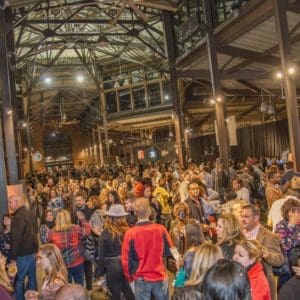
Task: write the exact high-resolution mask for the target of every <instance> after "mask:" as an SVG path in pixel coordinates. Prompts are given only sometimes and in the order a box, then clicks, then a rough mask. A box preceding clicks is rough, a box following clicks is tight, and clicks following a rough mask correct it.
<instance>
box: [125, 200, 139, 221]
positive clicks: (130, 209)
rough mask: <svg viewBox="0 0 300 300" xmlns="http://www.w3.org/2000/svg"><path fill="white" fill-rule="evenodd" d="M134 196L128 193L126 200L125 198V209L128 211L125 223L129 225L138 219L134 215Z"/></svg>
mask: <svg viewBox="0 0 300 300" xmlns="http://www.w3.org/2000/svg"><path fill="white" fill-rule="evenodd" d="M135 199H136V198H135V196H134V195H130V196H129V197H128V198H127V199H126V200H125V205H124V206H125V210H126V211H127V212H128V213H129V215H128V216H127V217H126V219H127V223H128V225H129V227H132V226H134V225H135V224H136V222H137V221H138V219H137V217H136V215H135V214H134V209H133V203H134V201H135Z"/></svg>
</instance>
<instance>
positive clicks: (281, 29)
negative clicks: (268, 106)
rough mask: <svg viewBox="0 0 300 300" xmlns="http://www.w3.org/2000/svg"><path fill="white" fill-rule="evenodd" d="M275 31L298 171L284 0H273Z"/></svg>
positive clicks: (299, 149)
mask: <svg viewBox="0 0 300 300" xmlns="http://www.w3.org/2000/svg"><path fill="white" fill-rule="evenodd" d="M273 5H274V16H275V23H276V31H277V36H278V42H279V50H280V59H281V67H282V70H281V71H282V75H283V78H282V79H283V84H284V89H285V97H286V100H285V101H286V110H287V117H288V125H289V141H290V151H291V153H292V156H293V161H294V165H295V170H296V171H298V172H299V171H300V121H299V110H298V107H297V106H298V105H297V95H296V84H295V77H294V74H289V68H293V67H294V68H295V65H294V63H293V59H292V52H291V43H290V38H289V27H288V21H287V7H286V5H287V4H286V1H283V0H273Z"/></svg>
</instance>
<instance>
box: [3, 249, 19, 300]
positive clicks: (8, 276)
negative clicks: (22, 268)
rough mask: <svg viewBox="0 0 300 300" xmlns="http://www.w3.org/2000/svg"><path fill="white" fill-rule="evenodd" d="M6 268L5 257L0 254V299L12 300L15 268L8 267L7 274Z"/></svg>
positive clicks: (12, 266)
mask: <svg viewBox="0 0 300 300" xmlns="http://www.w3.org/2000/svg"><path fill="white" fill-rule="evenodd" d="M6 266H7V261H6V257H5V256H4V255H2V254H1V253H0V299H1V300H13V297H12V293H13V291H14V289H13V279H14V277H15V276H16V274H17V268H16V265H15V264H12V265H9V266H8V272H7V271H6Z"/></svg>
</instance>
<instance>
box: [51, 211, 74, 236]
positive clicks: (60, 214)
mask: <svg viewBox="0 0 300 300" xmlns="http://www.w3.org/2000/svg"><path fill="white" fill-rule="evenodd" d="M72 226H73V224H72V221H71V214H70V212H69V211H68V210H66V209H59V210H58V211H57V215H56V219H55V227H54V229H55V230H56V231H65V230H69V229H70V228H71V227H72Z"/></svg>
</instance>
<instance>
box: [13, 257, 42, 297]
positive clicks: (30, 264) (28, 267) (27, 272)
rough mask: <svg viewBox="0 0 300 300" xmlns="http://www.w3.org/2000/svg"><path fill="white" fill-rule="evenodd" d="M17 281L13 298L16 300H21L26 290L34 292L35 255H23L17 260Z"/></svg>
mask: <svg viewBox="0 0 300 300" xmlns="http://www.w3.org/2000/svg"><path fill="white" fill-rule="evenodd" d="M17 268H18V273H17V279H16V282H15V284H16V288H15V298H16V300H23V299H24V293H25V292H26V291H27V290H36V291H37V283H36V257H35V254H30V255H25V256H22V257H18V258H17ZM26 276H27V279H28V280H27V284H26V287H25V289H24V280H25V277H26Z"/></svg>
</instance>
